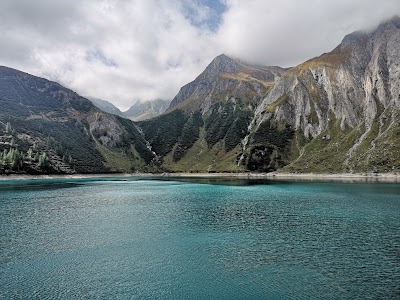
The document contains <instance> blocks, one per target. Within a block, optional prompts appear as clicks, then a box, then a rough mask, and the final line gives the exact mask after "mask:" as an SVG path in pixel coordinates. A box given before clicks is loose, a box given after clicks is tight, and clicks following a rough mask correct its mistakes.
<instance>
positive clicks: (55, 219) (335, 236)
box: [0, 178, 400, 299]
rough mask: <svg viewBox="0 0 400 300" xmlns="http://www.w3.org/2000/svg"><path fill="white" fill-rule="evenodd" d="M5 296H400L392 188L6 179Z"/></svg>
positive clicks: (397, 215) (1, 278)
mask: <svg viewBox="0 0 400 300" xmlns="http://www.w3.org/2000/svg"><path fill="white" fill-rule="evenodd" d="M0 299H400V185H399V184H391V183H370V184H365V183H359V184H349V183H337V182H336V183H329V182H325V183H315V182H312V183H310V182H291V181H281V182H278V181H248V180H239V181H233V180H227V179H213V180H211V181H210V180H205V179H202V180H200V181H198V180H195V179H190V180H188V179H185V180H183V179H182V181H180V182H178V181H175V180H168V181H161V180H154V179H152V180H150V179H143V178H142V179H138V178H136V179H134V178H133V179H129V178H125V179H121V178H115V179H112V178H109V179H106V180H100V179H62V180H61V179H60V180H25V181H3V182H0Z"/></svg>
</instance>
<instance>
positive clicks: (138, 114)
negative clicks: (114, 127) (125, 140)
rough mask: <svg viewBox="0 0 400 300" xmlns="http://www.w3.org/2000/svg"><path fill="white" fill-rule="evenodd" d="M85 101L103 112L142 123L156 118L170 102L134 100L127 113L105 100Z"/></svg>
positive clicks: (93, 99)
mask: <svg viewBox="0 0 400 300" xmlns="http://www.w3.org/2000/svg"><path fill="white" fill-rule="evenodd" d="M87 99H89V100H90V101H91V102H92V103H93V104H94V105H95V106H97V107H98V108H100V109H101V110H103V111H105V112H108V113H110V114H114V115H117V116H120V117H123V118H128V119H131V120H132V121H143V120H148V119H151V118H154V117H157V116H159V115H161V114H162V113H164V112H165V111H166V110H167V108H168V106H169V103H170V101H168V100H162V99H155V100H147V101H140V100H136V101H135V102H134V103H133V104H132V105H131V107H130V108H129V109H128V110H127V111H124V112H122V111H120V110H119V108H118V107H116V106H115V105H114V104H112V103H111V102H108V101H106V100H103V99H99V98H93V97H87Z"/></svg>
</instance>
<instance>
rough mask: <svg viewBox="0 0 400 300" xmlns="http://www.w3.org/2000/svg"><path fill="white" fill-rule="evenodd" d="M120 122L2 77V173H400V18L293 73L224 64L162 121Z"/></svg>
mask: <svg viewBox="0 0 400 300" xmlns="http://www.w3.org/2000/svg"><path fill="white" fill-rule="evenodd" d="M103 104H104V103H103ZM152 110H154V109H153V108H152ZM158 113H160V112H158ZM119 115H120V116H118V115H115V114H110V113H106V112H104V111H102V110H100V109H99V108H97V107H95V106H94V105H93V104H92V103H91V102H90V101H89V100H87V99H86V98H83V97H81V96H79V95H78V94H76V93H75V92H73V91H71V90H69V89H67V88H64V87H62V86H61V85H59V84H58V83H55V82H51V81H48V80H46V79H42V78H38V77H35V76H32V75H29V74H26V73H23V72H20V71H17V70H13V69H10V68H7V67H0V173H34V174H40V173H74V172H78V173H99V172H132V171H141V172H246V171H252V172H271V171H280V172H300V173H311V172H314V173H361V172H393V173H395V172H400V147H399V145H400V18H399V17H394V18H392V19H391V20H389V21H387V22H384V23H382V24H380V25H379V26H378V27H377V28H376V29H375V30H373V31H370V32H354V33H351V34H349V35H347V36H346V37H345V38H344V39H343V40H342V42H341V43H340V44H339V45H338V46H337V47H336V48H335V49H334V50H332V51H331V52H329V53H324V54H322V55H321V56H319V57H315V58H312V59H310V60H308V61H306V62H304V63H302V64H300V65H298V66H295V67H293V68H288V69H285V68H281V67H277V66H273V67H265V66H256V65H251V64H249V63H246V62H244V61H241V60H239V59H234V58H231V57H228V56H226V55H220V56H218V57H216V58H215V59H214V60H213V61H212V62H211V63H210V64H209V65H208V66H207V68H206V69H205V70H204V71H203V72H202V73H201V74H200V75H199V76H198V77H197V78H196V79H195V80H193V81H192V82H190V83H189V84H187V85H185V86H184V87H182V88H181V90H180V91H179V93H178V94H177V95H176V96H175V98H174V99H173V100H172V101H171V103H170V104H169V107H168V109H167V110H166V111H165V112H164V113H162V114H161V115H159V116H157V117H155V118H152V119H147V120H143V121H131V120H129V119H127V118H123V117H121V116H122V115H121V114H119ZM136 120H138V119H136Z"/></svg>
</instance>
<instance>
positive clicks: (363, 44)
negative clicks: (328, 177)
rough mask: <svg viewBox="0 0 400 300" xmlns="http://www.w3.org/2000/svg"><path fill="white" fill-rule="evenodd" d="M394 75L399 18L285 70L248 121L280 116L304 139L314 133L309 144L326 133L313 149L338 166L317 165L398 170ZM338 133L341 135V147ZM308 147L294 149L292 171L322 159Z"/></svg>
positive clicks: (399, 55) (398, 72)
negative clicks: (296, 154) (299, 150)
mask: <svg viewBox="0 0 400 300" xmlns="http://www.w3.org/2000/svg"><path fill="white" fill-rule="evenodd" d="M399 78H400V19H399V18H394V19H392V20H390V21H388V22H385V23H382V24H381V25H380V26H379V27H378V28H377V29H376V30H375V31H373V32H371V33H362V32H355V33H352V34H349V35H347V36H346V37H345V38H344V39H343V41H342V43H341V44H340V45H339V46H338V47H337V48H335V49H334V50H333V51H332V52H330V53H326V54H323V55H321V56H320V57H317V58H314V59H311V60H309V61H307V62H305V63H303V64H301V65H299V66H297V67H295V68H292V69H291V70H289V71H287V72H286V73H285V74H284V75H283V76H282V77H281V78H280V79H279V80H278V81H277V82H276V84H275V85H274V86H273V87H272V89H271V90H270V92H269V93H268V95H267V96H266V97H265V98H264V100H263V101H262V102H261V103H260V105H259V106H258V108H257V109H256V116H255V119H254V121H253V126H254V127H255V128H256V127H257V126H259V125H260V124H262V123H263V122H265V121H266V120H268V121H273V122H276V123H282V122H283V123H285V124H287V125H289V126H291V127H292V128H293V129H294V130H298V131H299V132H301V133H302V134H304V137H305V138H306V142H307V141H310V140H311V139H316V140H315V141H314V143H311V145H313V144H316V143H317V142H318V141H319V139H318V137H320V136H321V135H322V134H324V136H326V135H328V136H329V141H330V142H329V143H327V145H319V147H320V148H322V149H320V150H319V151H322V150H323V149H325V148H326V150H327V153H326V154H325V155H328V152H329V151H328V149H330V150H333V149H334V148H335V149H336V150H337V151H334V152H333V153H331V154H330V155H331V156H332V155H333V156H335V160H336V162H337V165H338V166H339V167H337V168H331V166H328V165H326V166H325V167H321V171H324V170H325V171H336V172H337V171H355V170H356V171H371V170H381V171H389V170H388V169H386V165H387V168H389V167H390V168H391V169H392V170H398V168H399V166H398V161H399V153H398V148H397V146H395V144H396V143H398V142H399V139H398V132H399V129H398V125H399V124H398V123H399V108H400V106H399V102H400V93H399V88H400V80H399ZM332 122H334V124H331V126H330V123H332ZM339 137H341V138H342V139H343V138H347V139H348V140H347V144H346V145H345V146H344V145H339V144H340V141H339ZM335 138H336V139H337V140H336V141H335ZM377 142H380V143H385V145H386V146H384V147H380V146H379V147H378V146H377ZM325 143H326V140H325V142H324V144H325ZM311 145H310V146H308V147H307V146H306V147H305V148H304V149H302V154H301V155H300V159H299V160H298V162H297V163H294V164H293V166H294V169H295V170H299V169H300V164H303V163H305V161H306V160H309V161H310V160H311V161H312V163H314V164H318V160H321V161H322V160H323V158H324V157H325V156H324V155H321V156H319V155H316V154H315V151H316V149H315V148H313V147H312V146H311ZM343 147H344V148H345V149H344V148H343ZM396 148H397V149H396ZM335 152H337V155H335ZM389 156H391V158H389ZM384 157H386V158H384ZM381 158H382V161H381V162H379V160H380V159H381ZM361 160H363V162H361ZM332 161H334V160H332ZM376 165H380V166H376Z"/></svg>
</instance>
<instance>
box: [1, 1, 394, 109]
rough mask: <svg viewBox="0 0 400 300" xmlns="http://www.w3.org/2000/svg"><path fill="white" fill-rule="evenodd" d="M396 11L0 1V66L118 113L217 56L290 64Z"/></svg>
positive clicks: (384, 5) (320, 5)
mask: <svg viewBox="0 0 400 300" xmlns="http://www.w3.org/2000/svg"><path fill="white" fill-rule="evenodd" d="M394 15H400V1H399V0H382V1H376V0H335V1H332V0H307V1H298V0H280V1H276V0H119V1H118V0H82V1H73V0H1V1H0V31H1V33H2V38H1V40H0V65H5V66H8V67H12V68H16V69H19V70H22V71H25V72H28V73H31V74H34V75H37V76H41V77H45V78H48V79H51V80H54V81H58V82H60V83H61V84H63V85H64V86H66V87H69V88H71V89H73V90H75V91H77V92H78V93H80V94H82V95H86V96H92V97H97V98H101V99H105V100H108V101H110V102H112V103H114V104H115V105H117V106H118V107H119V108H121V109H123V110H124V109H127V108H129V106H130V105H131V104H132V102H133V101H134V100H135V99H155V98H163V99H172V98H173V97H174V96H175V95H176V93H177V92H178V91H179V88H180V87H181V86H183V85H184V84H186V83H188V82H190V81H192V80H193V79H194V78H195V77H196V76H197V75H198V74H199V73H200V72H201V71H202V70H203V69H204V68H205V67H206V66H207V64H208V63H209V62H210V61H211V60H212V59H213V58H214V57H215V56H217V55H219V54H221V53H225V54H228V55H231V56H233V57H238V58H241V59H243V60H247V61H249V62H252V63H258V64H263V65H280V66H283V67H288V66H294V65H296V64H299V63H301V62H303V61H304V60H307V59H309V58H311V57H314V56H318V55H320V54H321V53H323V52H327V51H330V50H332V49H333V48H334V47H335V46H336V45H337V44H338V43H340V41H341V40H342V38H343V36H344V35H345V34H347V33H350V32H352V31H355V30H358V29H366V30H368V29H371V28H373V27H374V26H376V25H377V24H379V22H380V21H382V20H384V19H387V18H390V17H392V16H394Z"/></svg>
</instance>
